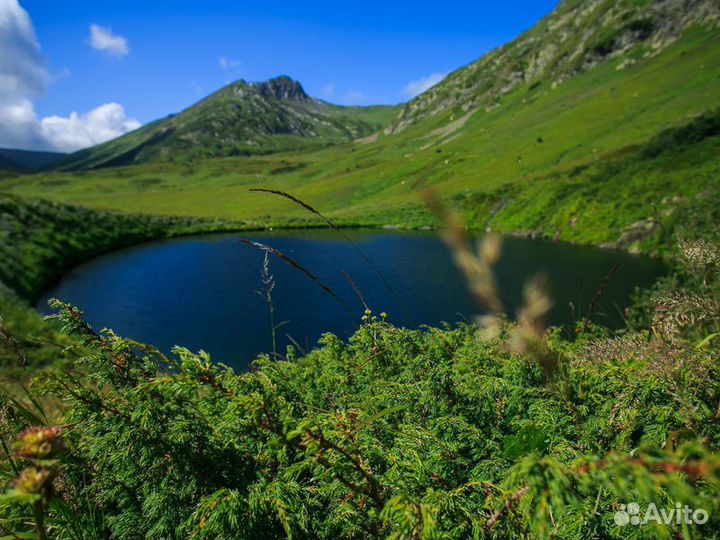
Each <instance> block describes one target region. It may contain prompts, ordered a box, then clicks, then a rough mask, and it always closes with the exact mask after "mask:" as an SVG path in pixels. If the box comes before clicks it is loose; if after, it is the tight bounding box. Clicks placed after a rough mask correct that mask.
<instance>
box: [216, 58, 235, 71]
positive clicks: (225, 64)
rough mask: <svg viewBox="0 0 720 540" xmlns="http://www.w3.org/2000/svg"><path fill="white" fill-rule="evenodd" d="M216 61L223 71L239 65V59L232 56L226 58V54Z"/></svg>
mask: <svg viewBox="0 0 720 540" xmlns="http://www.w3.org/2000/svg"><path fill="white" fill-rule="evenodd" d="M218 63H219V64H220V67H221V68H222V69H224V70H225V71H230V70H231V69H237V68H239V67H240V60H233V59H232V58H227V57H226V56H221V57H220V58H218Z"/></svg>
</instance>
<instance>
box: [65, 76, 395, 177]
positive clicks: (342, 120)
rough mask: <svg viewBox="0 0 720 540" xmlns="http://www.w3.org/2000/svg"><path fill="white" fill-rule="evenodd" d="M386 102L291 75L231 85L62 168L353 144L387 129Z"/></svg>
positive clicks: (389, 112) (91, 150) (72, 159)
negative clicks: (324, 91)
mask: <svg viewBox="0 0 720 540" xmlns="http://www.w3.org/2000/svg"><path fill="white" fill-rule="evenodd" d="M394 112H395V109H394V108H393V107H387V106H376V107H341V106H338V105H332V104H330V103H326V102H324V101H321V100H319V99H315V98H312V97H310V96H308V95H307V94H306V93H305V91H304V90H303V88H302V86H301V85H300V83H299V82H297V81H294V80H292V79H290V78H289V77H286V76H281V77H277V78H275V79H271V80H269V81H265V82H261V83H246V82H245V81H238V82H235V83H233V84H230V85H228V86H226V87H224V88H222V89H220V90H219V91H217V92H215V93H214V94H212V95H210V96H209V97H207V98H205V99H204V100H202V101H200V102H199V103H197V104H195V105H193V106H192V107H189V108H188V109H186V110H184V111H182V112H181V113H179V114H177V115H173V116H170V117H168V118H165V119H162V120H158V121H155V122H152V123H150V124H148V125H146V126H144V127H142V128H140V129H138V130H136V131H134V132H132V133H129V134H127V135H125V136H123V137H120V138H118V139H116V140H113V141H110V142H108V143H105V144H101V145H98V146H95V147H93V148H89V149H87V150H82V151H80V152H76V153H75V154H73V155H71V156H69V157H68V158H67V159H66V160H64V161H62V162H61V163H59V164H58V166H57V168H59V169H63V170H71V169H93V168H102V167H119V166H125V165H132V164H137V163H146V162H153V161H188V160H197V159H202V158H210V157H221V156H238V155H254V154H269V153H273V152H279V151H287V150H298V149H309V148H318V147H323V146H328V145H332V144H337V143H340V142H348V141H352V140H354V139H357V138H361V137H365V136H367V135H370V134H372V133H374V132H376V131H378V130H379V129H381V128H382V127H383V126H384V125H385V124H387V122H388V120H389V119H390V118H391V117H392V115H393V114H394Z"/></svg>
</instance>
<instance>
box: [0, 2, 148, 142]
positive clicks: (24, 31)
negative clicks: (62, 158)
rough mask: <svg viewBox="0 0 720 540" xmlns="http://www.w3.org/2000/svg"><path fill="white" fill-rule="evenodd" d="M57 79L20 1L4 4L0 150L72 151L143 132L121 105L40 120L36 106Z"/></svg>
mask: <svg viewBox="0 0 720 540" xmlns="http://www.w3.org/2000/svg"><path fill="white" fill-rule="evenodd" d="M53 79H54V78H53V77H51V76H50V75H49V74H48V70H47V66H46V62H45V59H44V57H43V55H42V53H41V51H40V45H39V44H38V41H37V38H36V37H35V30H34V28H33V24H32V20H31V19H30V16H29V15H28V13H27V11H25V10H24V9H23V8H22V7H20V4H19V3H18V2H17V0H0V147H6V148H26V149H31V150H60V151H73V150H79V149H80V148H85V147H87V146H91V145H93V144H97V143H100V142H104V141H107V140H109V139H112V138H114V137H118V136H120V135H123V134H124V133H127V132H128V131H130V130H133V129H136V128H138V127H139V126H140V123H139V122H138V121H137V120H134V119H132V118H128V117H127V115H126V114H125V111H124V109H123V108H122V106H121V105H119V104H117V103H108V104H105V105H101V106H100V107H97V108H95V109H93V110H92V111H90V112H88V113H84V114H80V113H75V112H74V113H71V114H70V115H69V116H68V117H60V116H50V117H47V118H42V119H38V117H37V115H36V113H35V107H34V105H33V101H32V100H33V99H34V98H37V97H39V96H42V95H43V94H44V93H45V92H46V90H47V86H48V84H50V83H51V82H52V80H53Z"/></svg>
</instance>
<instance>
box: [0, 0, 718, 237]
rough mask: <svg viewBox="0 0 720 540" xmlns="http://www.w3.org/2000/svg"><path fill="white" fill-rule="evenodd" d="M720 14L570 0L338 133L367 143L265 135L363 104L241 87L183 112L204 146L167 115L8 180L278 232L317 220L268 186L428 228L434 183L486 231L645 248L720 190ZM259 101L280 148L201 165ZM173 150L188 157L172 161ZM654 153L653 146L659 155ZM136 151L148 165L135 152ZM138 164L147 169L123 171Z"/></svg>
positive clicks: (338, 208) (363, 218)
mask: <svg viewBox="0 0 720 540" xmlns="http://www.w3.org/2000/svg"><path fill="white" fill-rule="evenodd" d="M719 9H720V8H718V5H717V4H716V2H708V1H704V0H604V1H602V2H600V1H596V0H586V1H585V2H578V1H576V0H573V1H565V2H562V3H560V4H559V5H558V7H557V8H556V10H555V11H554V12H553V13H552V14H550V15H549V16H548V17H546V18H545V19H543V20H542V21H540V23H538V25H537V26H536V27H535V28H533V29H531V30H530V31H528V32H527V33H525V34H523V35H522V36H520V37H519V38H517V39H516V40H515V41H513V42H511V43H508V44H507V45H505V46H504V47H501V48H500V49H498V50H496V51H493V52H491V53H490V54H489V55H486V56H485V57H483V58H481V59H479V60H478V61H477V62H474V63H473V64H470V65H469V66H466V67H465V68H462V69H460V70H458V71H456V72H454V73H453V74H451V75H450V76H448V77H447V79H446V80H445V81H443V82H441V83H440V84H439V85H437V86H436V87H434V88H433V89H431V90H429V91H428V92H426V93H424V94H422V95H420V96H419V97H417V98H416V99H414V100H412V101H410V102H409V103H407V104H405V105H404V106H403V107H402V109H400V110H398V111H393V110H391V109H378V110H372V109H358V110H356V111H355V113H356V116H355V117H354V119H355V120H358V119H359V118H361V119H363V120H365V121H367V122H369V123H373V124H374V125H375V126H377V125H381V124H383V122H386V123H385V129H383V130H382V131H380V132H377V131H376V132H375V133H373V135H372V136H367V137H362V138H357V137H352V138H354V140H353V142H352V143H348V144H330V143H329V142H328V141H329V140H330V139H332V140H334V141H337V140H338V139H341V140H348V139H349V138H351V137H346V138H344V139H342V138H341V137H339V138H335V137H330V136H328V135H325V136H323V137H320V136H317V137H303V136H302V135H277V134H274V133H273V132H270V134H267V133H266V132H265V131H263V132H262V133H261V134H257V133H258V130H261V129H267V127H268V126H273V125H275V124H276V122H279V120H278V118H284V116H282V115H285V116H287V115H286V113H287V111H288V109H289V108H290V107H292V110H293V111H296V110H299V111H301V112H302V113H303V115H308V116H312V114H311V113H309V112H307V111H308V110H312V109H313V108H314V107H320V108H322V109H323V110H325V111H328V110H329V111H332V112H335V113H337V112H340V113H342V114H343V115H344V116H345V117H346V118H347V117H348V116H350V117H352V115H351V114H350V113H351V112H352V110H351V109H348V108H340V107H334V106H331V105H327V104H323V103H322V102H318V101H317V100H313V99H312V98H309V97H307V96H306V95H305V94H304V92H302V93H301V92H300V91H299V89H298V87H297V86H296V85H294V84H288V82H289V81H287V80H285V81H281V84H279V85H272V84H264V85H263V84H262V83H259V84H258V83H255V84H247V83H237V85H231V86H230V87H228V88H226V89H223V90H221V91H220V92H219V93H218V94H219V95H218V94H216V95H214V96H211V97H210V98H208V100H206V101H205V102H201V103H200V104H198V105H196V106H195V107H193V108H191V109H189V110H188V111H185V112H184V113H181V115H178V117H176V118H179V117H180V116H182V115H185V116H186V117H187V118H186V121H185V126H184V127H183V129H184V130H185V131H186V132H190V131H191V130H190V126H191V125H194V124H192V122H196V123H199V124H202V125H206V126H207V125H208V124H212V123H214V124H215V125H216V126H218V129H217V130H215V131H211V132H207V130H203V131H201V133H202V135H203V137H202V138H200V137H198V139H197V146H189V147H184V146H181V143H182V142H183V141H182V139H180V140H177V138H178V132H179V130H180V127H177V128H176V131H175V132H173V133H172V134H170V135H168V138H167V140H166V141H161V142H158V143H157V144H155V145H146V146H145V147H141V145H139V143H140V142H142V140H144V139H147V138H148V137H150V136H151V135H152V136H158V137H159V136H161V135H162V129H163V126H167V127H169V128H171V127H172V122H173V121H175V122H177V120H175V119H170V120H163V121H160V122H157V123H156V124H154V125H150V126H146V127H145V128H143V129H142V130H138V132H136V133H132V134H129V135H128V136H126V137H124V138H121V139H118V140H117V141H113V142H111V143H108V144H107V145H104V146H100V147H96V148H93V149H89V150H87V151H85V152H84V153H80V154H76V155H74V156H71V158H70V159H72V160H74V163H72V165H73V166H79V167H85V168H90V167H97V166H99V167H101V168H96V169H95V170H90V171H82V172H73V171H70V172H67V173H59V172H52V173H48V174H46V175H41V176H37V175H36V176H34V177H33V178H22V179H20V180H17V181H16V180H12V179H11V180H8V181H5V182H4V185H3V190H4V191H11V192H14V193H16V194H24V195H28V196H40V197H45V198H49V199H53V200H57V201H62V202H71V203H74V204H83V205H87V206H91V207H96V208H102V209H117V210H125V211H133V212H144V213H149V214H163V215H184V216H203V217H222V218H226V219H233V220H251V221H254V222H255V223H259V224H273V226H275V225H278V226H280V225H282V224H287V223H290V221H289V220H292V223H301V222H302V223H304V221H302V220H306V219H307V218H308V216H306V215H305V212H304V210H303V209H301V208H298V207H296V206H294V205H291V204H289V203H287V201H282V200H278V199H277V198H273V197H269V196H263V195H258V194H257V193H250V192H249V191H248V189H249V188H256V187H264V188H272V189H277V190H283V191H287V192H290V193H292V194H293V195H295V196H297V197H299V198H301V199H303V200H306V201H307V202H308V203H310V204H312V205H313V206H314V207H316V208H318V209H321V210H322V211H323V212H324V213H327V214H328V215H329V216H332V217H333V218H334V219H336V220H338V222H340V223H344V224H352V225H390V226H418V227H420V226H427V225H432V224H433V223H434V222H433V219H432V216H430V215H429V214H428V212H427V210H426V208H425V207H424V205H423V203H422V201H421V200H420V197H419V196H418V192H419V191H421V190H422V189H424V188H427V187H431V188H433V189H434V190H435V191H436V192H438V193H440V194H442V195H443V196H444V197H446V198H447V199H448V200H450V201H452V203H453V204H454V205H455V206H456V207H458V208H460V209H461V210H462V212H463V215H464V218H465V220H466V222H467V223H468V225H469V226H472V227H477V228H488V227H489V228H492V229H495V230H500V231H512V232H522V233H524V234H531V235H540V236H546V237H550V238H559V239H563V240H569V241H574V242H588V243H596V244H617V243H618V242H620V243H621V244H622V245H627V244H629V243H636V242H638V241H640V242H645V243H644V244H643V246H644V247H642V249H648V246H649V245H650V243H651V242H653V241H655V242H656V243H659V242H660V240H659V236H658V235H659V234H660V233H659V232H658V231H662V230H665V229H663V228H659V226H658V225H657V224H658V222H659V218H658V216H663V219H667V220H671V219H673V218H672V217H671V216H673V215H679V214H677V213H678V212H680V211H681V208H680V207H681V206H682V205H690V206H693V207H694V205H704V204H706V203H707V202H708V201H710V203H713V201H714V200H716V199H717V198H718V197H720V159H718V151H717V149H718V148H720V133H719V132H718V131H717V129H716V127H713V126H717V121H718V117H720V85H719V84H718V82H719V81H720V27H719V26H718V22H719V21H720V17H719V15H718V11H719ZM236 92H237V93H242V94H243V97H242V99H240V98H236V99H238V101H239V103H241V105H237V106H236V107H229V108H228V110H226V112H225V113H222V114H221V113H217V112H215V108H216V107H217V108H218V110H219V109H220V108H222V107H223V104H224V100H223V98H222V96H223V95H224V94H230V96H231V97H232V96H235V95H236ZM246 94H252V95H253V97H252V99H248V98H247V95H246ZM226 99H227V100H229V99H230V97H227V98H226ZM254 103H268V104H270V105H272V106H273V108H271V109H268V111H267V116H266V117H265V116H263V115H260V114H258V119H257V121H256V120H252V121H248V123H247V124H244V125H243V126H242V129H246V130H251V131H252V132H253V133H254V135H253V136H254V137H256V139H254V140H258V141H259V140H262V142H263V144H262V146H261V147H255V146H254V147H251V148H252V149H253V150H256V151H263V152H264V153H263V154H262V155H259V154H252V153H250V152H247V154H248V155H241V156H237V157H228V158H225V159H198V158H201V157H202V156H208V157H211V156H214V155H228V154H229V153H231V152H227V151H225V150H227V149H228V148H227V146H223V144H221V143H222V141H223V140H224V138H225V137H226V135H224V134H223V133H224V130H225V128H224V127H223V129H222V130H221V129H220V127H222V126H225V117H226V116H227V115H228V114H230V113H231V112H233V109H243V108H244V107H246V106H249V105H248V104H254ZM278 103H279V104H280V105H279V106H278V105H277V104H278ZM289 104H290V105H289ZM276 106H277V107H276ZM255 109H256V110H259V109H260V108H259V107H255ZM357 115H361V116H357ZM371 115H373V116H371ZM388 115H391V116H393V118H388ZM330 116H331V115H330ZM312 117H313V118H316V117H315V116H312ZM326 117H327V115H326ZM293 118H294V117H293ZM210 119H212V120H210ZM191 120H192V122H191ZM305 125H306V124H304V123H300V122H293V126H294V127H295V129H296V132H297V133H307V132H303V131H302V130H301V128H303V127H304V126H305ZM332 126H333V124H330V126H327V125H324V124H323V127H325V128H327V129H330V128H331V127H332ZM233 127H238V129H240V128H241V126H239V125H238V126H234V125H230V126H229V128H231V131H232V128H233ZM313 127H314V126H313ZM314 129H315V133H318V131H319V129H320V128H319V127H317V128H315V127H314ZM336 134H337V133H336V132H335V135H336ZM355 135H360V132H358V133H356V134H355ZM658 137H659V139H658ZM241 140H246V139H241ZM278 141H284V142H287V141H292V143H293V144H292V145H290V144H287V145H285V146H280V145H278ZM653 141H655V142H653ZM657 141H661V142H660V143H659V142H657ZM662 141H665V142H662ZM166 143H168V144H170V143H172V145H174V146H172V149H173V153H172V154H169V155H163V152H167V151H168V148H169V147H167V146H166ZM648 145H650V146H651V147H652V148H654V150H653V151H652V152H650V151H645V150H643V148H645V149H647V148H648ZM121 146H122V148H121ZM123 150H124V151H127V152H128V154H125V155H123V153H122V151H123ZM246 150H247V148H246V147H245V148H243V151H244V152H245V151H246ZM274 150H285V151H277V152H274V153H272V152H273V151H274ZM136 151H137V152H138V154H137V155H136V157H137V158H138V159H129V157H130V156H131V155H132V154H133V152H136ZM153 153H156V154H157V155H153ZM81 156H85V162H83V161H82V160H80V159H78V158H79V157H81ZM118 156H122V159H120V158H118ZM190 159H193V161H192V162H189V160H190ZM123 160H124V161H123ZM172 160H176V161H172ZM153 161H160V162H159V163H155V162H153ZM122 163H133V166H132V167H115V168H109V166H110V165H113V164H116V165H120V164H122ZM102 167H104V168H102ZM713 197H715V199H713ZM710 203H709V204H710ZM691 210H692V209H691ZM713 219H714V220H717V218H716V217H715V218H713ZM666 228H668V229H669V226H667V225H666ZM653 235H654V236H653ZM653 238H654V240H653ZM623 239H624V240H623ZM628 239H632V241H629V240H628ZM638 239H639V240H638ZM621 240H622V241H621ZM633 247H637V246H633Z"/></svg>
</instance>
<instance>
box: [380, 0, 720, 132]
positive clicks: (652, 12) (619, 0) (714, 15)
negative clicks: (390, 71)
mask: <svg viewBox="0 0 720 540" xmlns="http://www.w3.org/2000/svg"><path fill="white" fill-rule="evenodd" d="M718 21H720V3H718V2H717V1H715V0H664V1H653V0H565V1H563V2H561V3H560V4H559V5H558V7H557V8H556V9H555V10H554V11H553V12H552V13H551V14H550V15H548V16H547V17H545V18H544V19H543V20H542V21H540V22H539V23H538V24H537V25H536V26H535V27H534V28H533V29H532V30H530V31H529V32H526V33H525V34H523V35H522V36H520V37H519V38H518V39H516V40H514V41H513V42H511V43H509V44H507V45H505V46H503V47H500V48H498V49H497V50H495V51H493V52H491V53H490V54H488V55H486V56H484V57H482V58H481V59H479V60H478V61H476V62H474V63H472V64H470V65H469V66H467V67H464V68H461V69H459V70H457V71H455V72H454V73H452V74H450V75H449V76H448V77H447V78H446V80H445V81H443V82H442V83H441V84H438V85H437V86H435V87H433V88H431V89H430V90H429V91H427V92H425V93H424V94H422V95H421V96H419V97H418V98H416V99H415V100H413V101H411V102H410V103H408V104H407V106H405V107H404V108H403V110H402V111H401V113H400V114H399V115H398V116H397V118H395V120H394V121H393V122H392V124H391V125H390V126H388V128H387V129H386V132H387V133H398V132H400V131H402V130H403V129H405V128H407V126H409V125H411V124H414V123H417V122H420V121H422V120H424V119H427V118H429V117H432V116H435V115H437V114H441V113H442V112H444V111H447V110H453V109H454V110H455V112H456V113H463V112H469V111H475V110H477V109H481V108H482V109H485V110H491V109H493V108H495V107H498V106H500V105H501V104H502V101H503V98H504V97H505V96H508V95H510V94H512V93H513V92H514V91H516V90H517V89H518V88H520V87H523V86H526V87H527V88H528V90H529V91H530V92H535V93H537V92H538V91H539V90H541V89H547V88H548V87H549V88H552V89H555V88H557V87H558V86H560V85H562V84H563V83H565V82H566V81H568V80H569V79H571V78H573V77H574V76H576V75H578V74H581V73H584V72H587V71H590V70H592V69H593V68H594V67H596V66H597V65H599V64H602V63H604V62H607V61H609V60H612V59H615V58H619V57H620V58H622V61H621V62H620V63H618V64H616V69H618V70H624V69H628V68H631V67H632V66H633V65H635V64H636V63H638V62H641V61H643V60H646V59H648V58H651V57H653V56H656V55H658V54H659V53H660V52H661V51H662V50H663V49H665V48H666V47H667V46H669V45H670V44H672V43H673V42H675V41H676V40H677V39H678V38H680V37H681V36H682V34H683V32H684V31H685V30H686V29H688V28H690V27H693V26H705V27H712V26H717V24H718Z"/></svg>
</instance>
